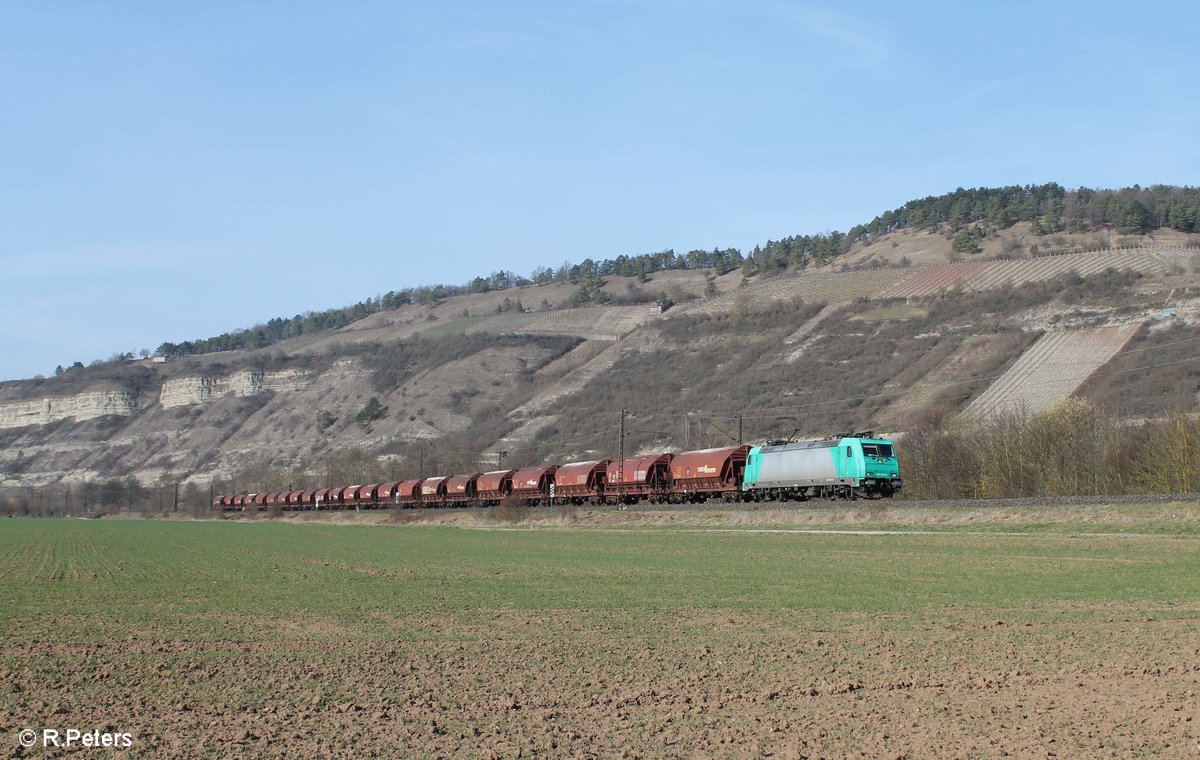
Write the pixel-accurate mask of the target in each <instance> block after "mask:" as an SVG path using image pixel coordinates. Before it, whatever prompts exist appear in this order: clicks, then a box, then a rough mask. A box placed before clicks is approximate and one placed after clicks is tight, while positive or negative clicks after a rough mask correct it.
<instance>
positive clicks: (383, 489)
mask: <svg viewBox="0 0 1200 760" xmlns="http://www.w3.org/2000/svg"><path fill="white" fill-rule="evenodd" d="M400 482H401V481H396V482H395V483H380V484H379V485H378V486H376V487H375V501H376V502H377V503H378V504H379V506H380V507H381V508H383V509H386V508H388V507H391V506H396V505H399V504H400V500H399V499H398V498H397V494H398V493H399V491H400Z"/></svg>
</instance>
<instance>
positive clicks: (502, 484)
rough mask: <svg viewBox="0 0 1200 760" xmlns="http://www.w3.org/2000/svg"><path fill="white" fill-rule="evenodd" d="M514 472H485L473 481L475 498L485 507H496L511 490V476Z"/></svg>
mask: <svg viewBox="0 0 1200 760" xmlns="http://www.w3.org/2000/svg"><path fill="white" fill-rule="evenodd" d="M516 472H517V471H516V470H496V471H494V472H485V473H483V474H482V475H480V476H479V480H477V481H475V496H476V498H478V499H479V503H480V504H481V505H483V506H485V507H494V506H497V505H498V504H499V503H500V502H502V501H504V499H505V498H507V497H508V495H509V494H510V493H512V490H513V475H515V474H516Z"/></svg>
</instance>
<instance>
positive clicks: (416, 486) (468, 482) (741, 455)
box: [212, 432, 901, 512]
mask: <svg viewBox="0 0 1200 760" xmlns="http://www.w3.org/2000/svg"><path fill="white" fill-rule="evenodd" d="M900 487H901V479H900V467H899V465H898V464H897V461H896V450H895V446H894V444H893V443H892V442H891V441H890V440H887V439H885V438H876V437H875V435H874V433H873V432H866V433H854V434H851V435H847V436H837V437H832V438H825V439H821V440H818V441H798V442H792V441H777V442H772V443H769V444H767V445H765V446H753V447H752V446H731V447H726V448H715V449H702V450H699V451H685V452H682V453H679V454H649V455H643V456H633V457H627V458H625V459H624V460H620V459H616V460H610V459H601V460H595V461H589V462H571V463H568V464H561V465H541V466H537V467H526V468H524V469H520V470H497V471H494V472H482V473H474V474H470V475H456V476H438V477H432V478H418V479H413V480H401V481H397V482H395V483H377V484H373V485H353V486H342V487H339V488H319V489H315V490H308V491H280V492H276V493H242V494H237V495H235V496H221V497H219V498H217V499H214V500H213V505H212V506H213V509H216V510H221V511H226V512H228V511H261V510H269V509H279V510H289V511H290V510H325V509H388V508H391V507H400V508H417V507H426V508H442V507H492V506H497V505H499V504H500V503H501V502H507V501H516V502H518V503H523V504H529V505H532V506H536V505H555V504H614V505H621V504H635V503H638V502H648V503H651V504H683V503H702V502H707V501H710V500H717V501H727V502H735V501H740V502H758V501H787V500H795V501H805V500H807V499H812V498H827V499H858V498H864V499H881V498H888V497H891V496H893V495H894V494H895V493H896V491H899V490H900Z"/></svg>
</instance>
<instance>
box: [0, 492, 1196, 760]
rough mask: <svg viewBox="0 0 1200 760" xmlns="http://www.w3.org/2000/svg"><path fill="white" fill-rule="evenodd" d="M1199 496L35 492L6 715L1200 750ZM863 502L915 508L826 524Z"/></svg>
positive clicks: (303, 731) (276, 726)
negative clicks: (137, 504) (169, 496)
mask: <svg viewBox="0 0 1200 760" xmlns="http://www.w3.org/2000/svg"><path fill="white" fill-rule="evenodd" d="M1193 506H1194V505H1156V506H1153V507H1145V508H1140V507H1130V508H1123V507H1122V508H1111V507H1109V508H1104V509H1103V510H1099V511H1097V512H1094V513H1093V512H1089V510H1088V509H1087V508H1079V507H1074V508H1072V509H1071V510H1070V512H1069V513H1066V512H1064V513H1063V514H1061V515H1059V517H1060V518H1061V519H1045V518H1046V515H1045V514H1041V515H1039V514H1037V513H1036V511H1034V513H1032V514H1029V513H1028V512H1029V511H1028V510H1026V511H1025V512H1020V513H1018V512H1013V513H1011V514H1005V515H999V514H998V515H997V518H998V519H996V520H994V521H993V520H991V519H990V518H987V517H984V518H980V520H979V521H978V522H962V521H956V520H955V519H954V518H953V516H951V515H945V514H939V513H937V512H936V511H934V512H928V513H926V512H922V511H913V512H912V513H911V514H908V513H906V517H905V518H904V519H896V518H895V516H896V515H899V514H901V513H902V509H901V508H899V507H892V508H891V509H889V510H887V511H885V512H880V511H868V510H866V509H861V510H858V511H857V512H846V511H844V510H843V511H840V512H836V513H835V512H833V511H828V512H823V511H821V510H820V509H818V510H813V511H809V510H805V511H802V512H801V513H797V514H802V515H806V517H805V519H803V520H794V519H790V518H788V517H787V516H785V515H783V514H775V513H770V512H758V513H742V512H729V513H716V514H714V513H711V512H709V513H705V514H704V515H695V514H692V513H686V512H678V513H671V514H669V515H661V516H657V517H656V518H655V519H653V520H650V519H647V518H645V517H638V516H634V515H633V514H632V513H630V518H631V519H630V520H628V521H625V520H614V519H613V516H612V513H610V514H609V515H608V516H606V517H604V518H603V519H599V518H598V519H595V520H593V519H591V517H589V516H588V515H587V514H583V515H574V514H560V515H557V516H556V517H555V518H554V519H551V520H542V521H541V522H539V523H537V524H529V523H524V524H520V525H516V526H507V525H505V526H502V525H498V524H497V525H489V524H487V523H486V520H484V519H479V520H477V521H475V522H474V524H475V527H470V526H471V525H472V521H466V520H464V521H459V522H458V527H450V526H437V525H376V526H362V525H357V526H347V525H331V524H324V523H313V524H289V523H277V522H269V521H265V520H259V521H246V522H231V521H216V522H166V521H162V522H157V521H145V522H135V521H120V520H108V521H86V522H85V521H50V520H43V521H32V520H7V521H5V522H4V523H3V528H2V529H0V632H2V634H3V638H2V640H0V735H2V736H3V741H4V742H5V745H6V749H8V750H9V752H10V753H11V754H14V755H16V756H34V757H55V756H60V755H64V754H67V752H66V751H65V750H62V749H53V748H51V749H44V748H42V747H41V746H40V744H39V746H36V747H34V748H33V749H31V750H25V749H22V748H20V747H19V744H18V732H19V731H21V730H22V729H32V730H35V731H36V732H38V736H39V742H40V737H41V733H40V732H41V731H42V730H43V729H46V728H57V729H60V730H63V731H65V729H67V728H75V729H79V730H83V731H92V730H100V731H112V732H129V733H131V734H132V735H133V747H132V749H130V750H128V751H127V752H126V753H125V754H127V755H129V756H141V757H227V756H239V757H316V756H322V757H531V756H534V757H538V756H543V757H621V756H627V757H757V756H771V757H794V758H798V757H839V758H840V757H872V758H874V757H938V758H942V757H963V758H966V757H998V756H1002V755H1011V756H1016V757H1054V756H1057V757H1131V756H1139V757H1140V756H1150V755H1159V756H1164V757H1192V756H1195V753H1196V747H1197V735H1198V731H1197V728H1198V727H1197V722H1198V720H1200V718H1198V717H1197V697H1196V690H1197V679H1198V678H1200V664H1198V663H1200V659H1198V657H1200V652H1198V651H1197V647H1198V645H1200V641H1198V638H1197V619H1198V618H1200V517H1198V516H1197V514H1196V512H1195V510H1194V508H1193ZM1114 509H1115V511H1114ZM1138 510H1141V511H1138ZM618 514H621V513H618ZM854 514H857V515H858V518H855V519H848V518H847V515H854ZM988 514H990V513H988ZM826 515H828V520H826V517H825V516H826ZM889 515H892V516H893V517H889ZM1076 520H1078V522H1076ZM850 526H852V527H855V528H872V527H875V528H886V529H887V530H881V531H879V532H876V533H867V534H855V533H852V532H822V529H823V528H832V527H842V528H845V527H850ZM801 527H803V528H804V530H800V528H801ZM512 528H515V529H512Z"/></svg>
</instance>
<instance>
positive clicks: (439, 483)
mask: <svg viewBox="0 0 1200 760" xmlns="http://www.w3.org/2000/svg"><path fill="white" fill-rule="evenodd" d="M449 479H450V478H449V477H448V476H446V475H442V476H439V477H436V478H425V479H424V480H422V481H421V506H423V507H440V506H442V505H443V504H444V503H445V501H446V481H447V480H449Z"/></svg>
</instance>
